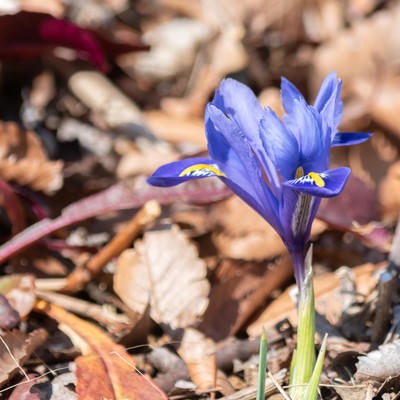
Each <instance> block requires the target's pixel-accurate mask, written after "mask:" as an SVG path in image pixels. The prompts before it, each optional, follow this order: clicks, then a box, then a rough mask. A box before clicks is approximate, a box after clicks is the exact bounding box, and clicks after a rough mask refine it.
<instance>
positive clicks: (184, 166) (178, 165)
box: [147, 157, 224, 187]
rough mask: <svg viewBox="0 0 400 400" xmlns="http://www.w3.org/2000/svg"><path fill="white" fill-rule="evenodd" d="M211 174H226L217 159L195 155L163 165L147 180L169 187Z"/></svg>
mask: <svg viewBox="0 0 400 400" xmlns="http://www.w3.org/2000/svg"><path fill="white" fill-rule="evenodd" d="M210 176H217V177H219V178H220V177H222V176H224V174H223V172H222V171H221V170H220V169H219V168H218V166H217V164H216V163H215V161H213V160H210V159H209V158H202V157H195V158H186V159H184V160H180V161H174V162H172V163H169V164H165V165H162V166H161V167H159V168H158V169H157V170H156V171H155V172H154V174H153V175H152V176H151V177H150V178H148V179H147V182H148V183H149V184H150V185H154V186H162V187H168V186H174V185H178V184H180V183H182V182H186V181H188V180H191V179H200V178H207V177H210Z"/></svg>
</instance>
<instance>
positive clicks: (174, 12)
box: [0, 0, 400, 400]
mask: <svg viewBox="0 0 400 400" xmlns="http://www.w3.org/2000/svg"><path fill="white" fill-rule="evenodd" d="M6 3H7V4H6ZM45 3H46V4H45ZM399 10H400V9H399V4H398V2H396V1H395V0H389V1H386V2H376V1H368V0H365V1H356V0H352V1H348V2H339V1H334V0H332V1H325V2H322V1H318V0H311V1H308V2H306V3H304V2H300V1H297V0H292V1H290V0H285V1H282V2H280V3H279V5H278V4H277V3H276V2H274V1H272V0H249V1H247V2H243V3H234V4H233V3H232V2H228V1H226V0H218V1H214V2H201V1H198V0H195V1H192V2H179V1H172V0H163V1H155V2H147V1H142V0H139V1H137V2H128V1H126V0H118V1H106V0H101V1H92V2H67V1H62V0H53V1H51V2H41V1H38V0H30V1H14V0H11V1H8V2H4V5H3V4H1V5H0V12H1V16H0V62H1V71H0V74H1V91H0V103H1V107H0V193H1V196H0V200H1V201H0V206H1V210H0V230H1V235H0V240H1V243H0V260H1V263H2V269H1V271H2V272H1V277H0V294H1V295H0V327H1V331H0V336H1V343H0V348H1V359H2V363H1V368H0V372H1V373H0V375H1V379H0V385H1V388H0V398H1V399H3V398H4V399H11V400H13V399H20V398H29V399H38V398H40V399H53V400H55V399H58V398H63V399H80V398H82V399H91V398H93V399H99V398H108V399H113V398H114V399H119V400H120V399H158V398H160V399H166V398H171V399H181V398H193V399H200V398H206V399H208V398H209V399H214V398H215V399H217V398H224V399H229V400H234V399H254V398H255V386H254V371H255V370H256V367H257V362H258V361H257V357H254V355H256V354H257V352H258V337H259V335H260V333H261V327H262V326H264V327H265V328H266V331H267V336H268V342H269V352H268V367H269V371H270V372H271V373H272V374H274V376H275V382H278V383H279V384H280V385H283V386H284V385H285V384H287V382H288V372H287V371H288V368H289V363H290V359H291V353H292V351H293V348H294V341H295V331H296V325H297V320H296V312H295V310H296V306H295V302H294V301H293V298H294V296H295V294H294V293H293V289H292V288H291V284H292V283H293V282H292V281H291V277H292V266H291V263H290V260H289V257H288V255H287V253H286V250H285V247H284V246H283V244H282V242H281V240H280V239H279V237H277V236H276V234H275V233H274V232H273V230H272V229H271V228H270V227H269V226H266V224H265V222H264V221H263V220H262V219H261V218H259V217H258V216H257V215H255V214H254V212H253V211H251V210H250V209H249V208H248V207H247V206H246V205H244V204H243V203H242V202H241V201H240V200H239V199H237V198H236V197H232V193H231V192H230V191H229V190H228V189H227V188H226V187H224V186H223V185H222V184H221V183H220V182H219V181H215V180H213V179H209V180H204V181H197V182H189V183H185V184H183V185H181V186H178V187H174V188H168V189H160V188H154V187H151V186H149V185H148V184H147V183H145V178H146V176H148V175H149V174H151V173H152V172H153V170H154V169H155V168H157V167H158V166H159V165H161V164H164V163H165V162H169V161H173V160H178V159H180V158H184V157H187V156H193V155H194V156H196V155H200V156H202V155H204V154H205V152H206V145H205V136H204V122H203V113H204V106H205V104H206V103H207V102H208V101H209V99H210V96H212V94H213V92H214V90H215V88H216V87H217V86H218V85H219V83H220V81H221V79H222V78H224V77H225V76H227V75H231V76H233V77H235V78H237V79H239V80H241V81H243V82H245V83H247V84H248V85H250V86H251V87H252V89H254V91H255V93H256V94H257V95H259V98H260V101H261V102H262V104H263V105H264V106H267V105H269V106H271V107H272V108H273V109H275V110H276V111H277V112H278V114H280V115H281V112H282V110H281V108H282V107H281V104H280V99H279V89H278V87H279V79H280V77H281V76H285V77H287V78H288V79H290V80H291V81H293V82H294V83H295V84H296V86H298V87H299V88H300V89H301V91H302V92H303V93H304V94H305V95H306V97H307V98H308V99H311V98H313V97H314V95H315V91H316V89H317V88H318V87H319V85H320V83H321V80H322V77H323V76H325V75H326V74H327V73H328V72H329V71H331V70H336V71H337V73H338V75H339V76H340V77H341V78H342V79H343V85H344V86H343V89H344V90H343V99H344V112H345V114H344V119H343V123H342V126H341V130H342V131H349V132H351V131H360V130H363V131H371V132H373V133H374V135H373V137H372V139H371V140H370V141H369V142H367V143H364V144H362V145H361V146H360V147H358V148H354V149H353V148H342V149H336V150H335V151H334V153H333V154H332V160H331V163H332V166H335V165H349V166H350V167H351V168H352V170H353V173H352V175H351V179H350V181H349V183H348V185H347V187H346V189H345V191H344V192H343V195H342V196H341V197H338V198H337V199H335V200H334V201H329V202H324V204H323V205H322V207H321V208H320V211H319V214H318V218H317V220H316V221H315V224H314V226H313V228H312V237H313V241H314V248H315V265H314V268H315V270H316V277H315V291H316V305H317V312H318V315H317V331H318V340H320V338H322V337H323V335H324V333H325V332H328V333H329V338H328V346H327V356H326V360H325V367H324V373H323V376H322V379H321V388H320V390H321V398H323V399H328V400H330V399H345V400H347V399H395V398H397V396H398V394H397V393H398V392H399V391H400V383H399V380H398V376H399V371H398V358H399V357H398V354H397V353H398V350H399V348H398V347H399V332H400V330H399V320H400V319H399V293H398V284H397V282H398V271H399V268H400V267H399V263H398V260H397V257H396V254H397V253H396V249H398V248H399V244H398V243H397V241H396V236H394V229H395V226H396V224H397V220H398V215H399V211H400V201H399V198H400V194H399V193H400V186H399V161H398V155H399V150H400V148H399V140H398V138H399V128H398V126H399V124H398V115H397V114H398V111H397V110H398V104H399V94H398V92H399V91H398V89H399V87H400V86H399V79H400V75H399V70H398V65H397V64H398V58H399V57H398V55H399V54H398V52H399V50H398V49H399V46H398V37H399V35H398V34H397V31H398V29H399V28H398V27H399V24H398V19H399V15H400V11H399ZM88 15H90V18H88ZM21 26H24V29H21ZM349 60H351V62H349ZM152 200H156V201H157V202H158V203H159V204H160V205H161V209H160V211H159V212H157V213H154V214H151V213H150V214H151V215H152V216H149V215H148V214H147V212H148V211H146V210H147V208H146V207H147V205H148V202H149V201H152ZM146 216H147V217H148V218H147V217H146ZM145 217H146V218H145ZM143 218H144V219H143ZM78 232H85V233H84V235H83V236H82V235H81V236H79V234H78ZM78 236H79V237H80V239H79V240H77V237H78ZM277 392H278V391H277V388H276V384H274V382H273V380H271V378H267V398H274V396H276V393H277ZM274 393H275V394H274Z"/></svg>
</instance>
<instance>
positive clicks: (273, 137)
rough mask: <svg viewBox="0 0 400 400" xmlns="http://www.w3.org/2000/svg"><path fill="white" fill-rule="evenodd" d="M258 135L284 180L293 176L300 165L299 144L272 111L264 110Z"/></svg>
mask: <svg viewBox="0 0 400 400" xmlns="http://www.w3.org/2000/svg"><path fill="white" fill-rule="evenodd" d="M260 137H261V140H262V142H263V145H264V149H265V151H266V152H267V154H268V157H269V158H270V159H271V160H272V163H273V164H274V165H275V167H276V168H277V169H278V171H279V173H280V174H281V175H282V176H283V177H284V179H285V180H288V179H291V178H293V177H294V176H295V173H296V169H297V168H298V167H299V165H300V157H299V156H300V153H299V144H298V142H297V140H296V138H295V137H294V135H293V133H292V132H291V131H289V130H288V129H287V128H286V126H285V125H284V124H283V123H282V121H281V120H280V119H279V118H278V116H277V115H276V114H275V112H274V111H272V110H271V109H270V108H266V109H265V110H264V116H263V118H262V120H261V126H260Z"/></svg>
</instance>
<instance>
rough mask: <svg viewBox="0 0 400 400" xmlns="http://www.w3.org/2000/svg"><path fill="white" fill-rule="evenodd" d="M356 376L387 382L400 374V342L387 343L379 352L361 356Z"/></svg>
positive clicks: (375, 351) (374, 351)
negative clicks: (386, 380)
mask: <svg viewBox="0 0 400 400" xmlns="http://www.w3.org/2000/svg"><path fill="white" fill-rule="evenodd" d="M356 366H357V372H356V376H357V377H358V378H359V379H363V378H364V379H365V378H372V377H373V378H377V379H380V380H382V381H383V380H385V379H387V378H389V377H391V376H396V375H399V374H400V342H399V341H396V342H393V343H386V344H384V345H382V346H379V349H378V350H373V351H371V352H369V353H368V354H367V355H366V356H361V357H359V359H358V363H357V365H356Z"/></svg>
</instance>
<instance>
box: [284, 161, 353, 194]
mask: <svg viewBox="0 0 400 400" xmlns="http://www.w3.org/2000/svg"><path fill="white" fill-rule="evenodd" d="M350 172H351V170H350V168H347V167H341V168H336V169H332V170H329V171H325V172H321V173H316V172H311V173H308V174H307V175H304V176H302V177H301V178H298V179H292V180H290V181H286V182H284V183H283V185H284V186H286V187H290V188H292V189H293V190H296V191H297V192H301V193H306V194H309V195H312V196H318V197H333V196H337V195H338V194H339V193H340V192H341V191H342V190H343V188H344V185H345V184H346V181H347V179H348V177H349V175H350Z"/></svg>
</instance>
